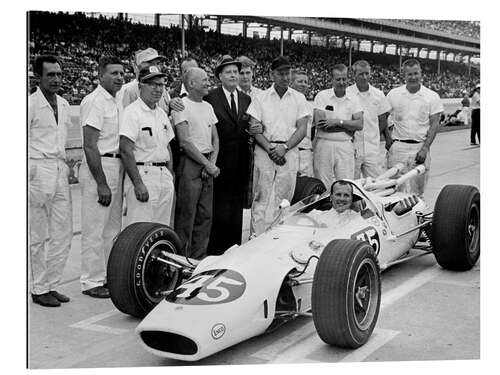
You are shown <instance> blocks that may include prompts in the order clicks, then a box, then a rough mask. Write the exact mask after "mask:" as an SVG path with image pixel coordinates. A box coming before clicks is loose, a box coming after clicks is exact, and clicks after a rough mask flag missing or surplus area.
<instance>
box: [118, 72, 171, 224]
mask: <svg viewBox="0 0 500 375" xmlns="http://www.w3.org/2000/svg"><path fill="white" fill-rule="evenodd" d="M165 77H166V74H164V73H161V72H160V71H159V70H158V68H157V67H156V66H150V67H147V68H143V69H142V70H141V71H140V72H139V90H140V93H139V98H138V99H137V100H136V101H134V102H133V103H132V104H130V105H129V106H128V107H127V108H125V110H124V111H123V116H122V118H121V121H120V153H121V156H122V161H123V165H124V167H125V171H126V172H127V177H125V182H124V188H123V192H124V195H125V197H126V202H127V215H126V217H125V220H124V223H123V224H124V227H127V226H128V225H130V224H132V223H136V222H144V221H146V222H155V223H162V224H165V225H170V216H171V213H172V203H173V198H174V194H175V193H174V177H173V169H172V168H173V167H172V158H171V150H170V141H171V140H172V139H173V138H174V131H173V129H172V126H171V125H170V121H169V120H168V116H167V114H166V113H165V111H164V110H163V109H161V108H160V107H159V106H158V102H159V101H160V99H161V97H162V93H163V91H164V89H165Z"/></svg>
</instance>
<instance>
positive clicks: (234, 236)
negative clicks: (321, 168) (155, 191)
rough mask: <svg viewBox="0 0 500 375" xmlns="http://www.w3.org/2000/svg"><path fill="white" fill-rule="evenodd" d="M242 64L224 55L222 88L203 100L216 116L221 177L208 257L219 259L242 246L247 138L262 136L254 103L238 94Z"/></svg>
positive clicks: (218, 71) (216, 184)
mask: <svg viewBox="0 0 500 375" xmlns="http://www.w3.org/2000/svg"><path fill="white" fill-rule="evenodd" d="M240 69H241V63H240V62H238V61H235V60H234V59H233V58H232V57H231V56H228V55H225V56H222V58H221V59H220V60H219V61H218V63H217V66H216V68H215V71H214V73H215V76H216V77H217V78H218V79H219V80H220V82H221V85H220V86H219V87H218V88H216V89H214V90H212V91H211V92H209V93H208V95H207V96H206V97H205V98H204V100H206V101H207V102H208V103H210V104H211V105H212V107H213V109H214V112H215V115H216V116H217V121H218V122H217V125H216V126H217V132H218V134H219V155H218V158H217V167H218V168H219V169H220V175H219V177H218V178H216V179H214V197H213V198H214V200H213V218H212V230H211V234H210V241H209V244H208V254H209V255H220V254H222V253H223V252H224V251H226V250H227V249H228V248H229V247H231V246H232V245H234V244H241V231H242V225H243V205H244V203H245V196H246V195H245V189H246V188H247V186H248V179H249V173H248V163H249V161H250V155H249V149H248V147H247V145H248V137H249V134H250V133H256V132H261V131H262V127H261V125H255V126H253V127H249V124H248V116H247V115H246V110H247V108H248V106H249V105H250V102H251V99H250V97H249V96H248V95H246V94H244V93H242V92H240V91H238V90H237V89H236V88H237V87H238V82H239V70H240Z"/></svg>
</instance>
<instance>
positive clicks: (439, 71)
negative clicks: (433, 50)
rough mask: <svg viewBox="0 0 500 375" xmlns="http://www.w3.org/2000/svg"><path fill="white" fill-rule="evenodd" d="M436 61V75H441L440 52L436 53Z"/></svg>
mask: <svg viewBox="0 0 500 375" xmlns="http://www.w3.org/2000/svg"><path fill="white" fill-rule="evenodd" d="M437 60H438V70H437V74H441V51H438V52H437Z"/></svg>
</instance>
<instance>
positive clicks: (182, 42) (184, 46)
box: [181, 14, 186, 59]
mask: <svg viewBox="0 0 500 375" xmlns="http://www.w3.org/2000/svg"><path fill="white" fill-rule="evenodd" d="M181 53H182V58H183V59H184V58H185V57H186V35H185V30H184V14H181Z"/></svg>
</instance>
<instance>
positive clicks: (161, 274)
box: [142, 240, 180, 303]
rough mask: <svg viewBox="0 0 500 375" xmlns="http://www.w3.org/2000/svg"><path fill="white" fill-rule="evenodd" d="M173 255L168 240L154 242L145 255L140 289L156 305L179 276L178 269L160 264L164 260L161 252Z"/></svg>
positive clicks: (170, 243) (173, 285)
mask: <svg viewBox="0 0 500 375" xmlns="http://www.w3.org/2000/svg"><path fill="white" fill-rule="evenodd" d="M165 251H166V252H167V253H173V254H175V253H176V251H175V246H174V245H173V244H172V242H170V241H168V240H159V241H157V242H155V243H154V244H153V245H152V246H151V247H150V248H149V251H148V252H147V254H146V258H145V262H144V268H143V270H142V289H143V291H144V294H146V296H147V298H148V299H150V300H151V301H153V302H155V303H158V302H159V301H160V300H162V299H163V298H164V297H165V292H166V291H168V290H172V289H173V288H174V287H175V284H176V282H177V280H178V278H179V276H180V271H179V269H178V268H175V267H173V266H170V265H168V264H166V263H163V262H161V260H160V259H166V257H164V256H163V255H162V252H165Z"/></svg>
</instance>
